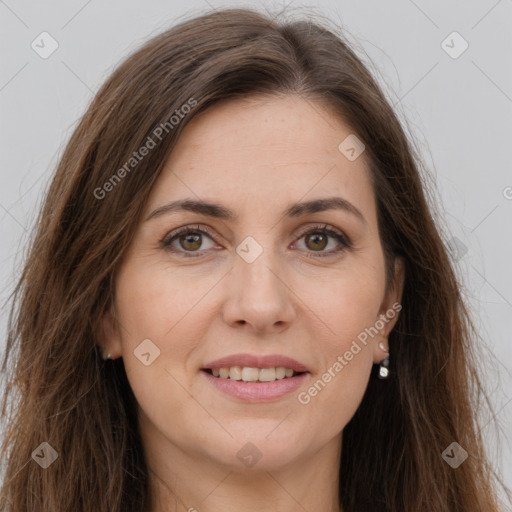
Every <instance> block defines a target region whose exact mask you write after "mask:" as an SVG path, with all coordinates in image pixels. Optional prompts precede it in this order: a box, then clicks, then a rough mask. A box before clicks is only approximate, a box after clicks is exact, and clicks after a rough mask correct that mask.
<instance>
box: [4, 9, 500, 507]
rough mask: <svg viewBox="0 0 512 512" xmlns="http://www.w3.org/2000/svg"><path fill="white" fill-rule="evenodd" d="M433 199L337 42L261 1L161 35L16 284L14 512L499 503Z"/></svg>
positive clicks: (49, 202) (377, 96) (374, 92)
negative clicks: (274, 15)
mask: <svg viewBox="0 0 512 512" xmlns="http://www.w3.org/2000/svg"><path fill="white" fill-rule="evenodd" d="M425 195H426V192H425V191H424V190H423V186H422V181H421V179H420V174H419V171H418V167H417V163H416V161H415V158H414V155H413V153H412V150H411V147H410V145H409V142H408V140H407V138H406V136H405V134H404V132H403V130H402V128H401V126H400V123H399V122H398V120H397V118H396V116H395V114H394V113H393V110H392V108H391V107H390V105H389V104H388V103H387V101H386V99H385V98H384V95H383V94H382V92H381V91H380V89H379V87H378V86H377V84H376V82H375V81H374V79H373V78H372V77H371V76H370V74H369V72H368V71H367V69H366V68H365V67H364V65H363V64H362V63H361V61H360V60H359V59H358V58H357V57H356V56H355V54H354V53H353V51H352V50H351V49H350V48H349V46H348V45H347V43H345V42H344V41H343V40H341V39H340V38H339V37H338V36H336V35H335V34H334V33H333V32H332V31H330V30H328V29H327V28H324V27H321V26H320V25H317V24H314V23H312V22H310V21H302V22H295V23H288V24H278V23H277V22H276V21H274V20H271V19H270V18H268V17H266V16H264V15H261V14H258V13H256V12H253V11H249V10H241V9H236V10H224V11H217V12H214V13H211V14H207V15H204V16H201V17H198V18H195V19H192V20H190V21H188V22H184V23H182V24H180V25H178V26H176V27H174V28H172V29H171V30H168V31H167V32H164V33H163V34H161V35H159V36H157V37H155V38H154V39H152V40H151V41H149V42H148V43H147V44H145V45H144V47H142V48H141V49H140V50H138V51H137V52H136V53H135V54H134V55H132V56H131V57H129V58H128V59H127V60H126V61H125V62H124V63H123V64H122V65H121V66H120V67H119V68H118V69H117V70H116V71H115V72H114V73H113V75H112V76H111V77H110V78H109V79H108V80H107V82H106V83H105V84H104V85H103V87H102V88H101V90H100V91H99V92H98V94H97V95H96V97H95V99H94V101H93V102H92V104H91V105H90V107H89V108H88V110H87V112H86V113H85V115H84V117H83V119H82V121H81V123H80V124H79V126H78V127H77V129H76V130H75V132H74V134H73V136H72V137H71V140H70V141H69V144H68V146H67V148H66V151H65V153H64V155H63V157H62V160H61V162H60V165H59V166H58V169H57V172H56V175H55V178H54V179H53V182H52V184H51V187H50V189H49V191H48V194H47V197H46V201H45V204H44V207H43V209H42V211H41V214H40V217H39V220H38V225H37V232H36V234H35V238H34V240H33V244H32V246H31V250H30V255H29V257H28V260H27V263H26V267H25V270H24V272H23V275H22V277H21V280H20V282H19V284H18V287H17V289H16V292H15V296H14V299H15V302H14V304H15V309H13V317H12V322H11V328H10V333H9V339H8V347H7V354H6V358H5V360H4V370H5V369H6V368H8V367H9V366H8V365H9V362H10V367H9V368H10V369H11V370H10V374H9V375H10V380H9V386H8V387H7V390H6V393H5V398H4V400H5V402H4V407H5V403H6V402H7V399H9V397H11V398H10V399H11V400H14V397H18V401H17V402H15V403H14V406H13V407H12V408H11V409H10V414H7V412H5V415H6V417H7V418H8V422H7V424H8V426H9V428H8V430H7V432H6V436H5V440H4V446H3V448H4V456H5V457H6V458H8V460H7V466H6V475H5V479H4V485H3V489H2V494H1V498H2V500H3V501H2V502H1V503H2V510H8V511H10V512H18V511H22V510H23V511H25V510H31V511H35V512H39V511H41V512H42V511H46V510H62V511H64V510H83V511H93V510H94V511H109V512H111V511H123V512H128V511H134V512H135V511H141V510H144V511H148V512H163V511H171V510H173V511H174V510H180V511H181V510H189V511H192V510H205V511H206V510H212V511H213V510H227V511H229V510H235V508H236V509H237V510H240V508H242V509H243V510H246V511H256V510H279V511H295V510H307V511H317V510H328V511H336V512H337V511H343V512H356V511H357V512H361V511H375V510H383V511H393V512H398V511H408V512H409V511H414V512H420V511H427V510H428V511H429V512H441V511H450V512H453V511H460V512H469V511H472V512H475V511H482V512H483V511H485V512H489V511H494V510H497V505H496V501H497V500H496V498H495V491H494V486H493V480H492V478H491V476H492V472H491V468H490V465H489V464H488V462H487V461H486V458H485V454H484V450H483V446H482V440H481V437H480V434H479V431H478V427H477V426H476V423H475V414H476V412H475V411H474V410H473V405H474V400H475V398H476V397H477V396H478V393H479V392H480V383H479V381H478V376H477V372H476V369H475V366H474V364H473V360H472V348H471V343H470V340H471V332H472V331H471V323H470V320H469V318H468V315H467V313H466V309H465V307H464V304H463V302H462V300H461V296H460V292H459V287H458V283H457V280H456V278H455V275H454V272H453V269H452V266H451V263H450V260H449V258H448V256H447V252H446V249H445V247H444V244H443V242H442V239H441V237H440V235H439V232H438V229H437V228H436V225H435V223H434V222H433V219H432V216H431V213H430V210H429V206H428V204H427V202H426V199H425ZM15 387H18V388H19V389H18V394H17V395H16V394H15Z"/></svg>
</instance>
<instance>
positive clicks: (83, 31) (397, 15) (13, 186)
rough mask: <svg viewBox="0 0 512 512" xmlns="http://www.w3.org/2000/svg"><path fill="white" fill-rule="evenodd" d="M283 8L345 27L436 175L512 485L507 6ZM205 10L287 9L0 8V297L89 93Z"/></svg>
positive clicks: (399, 2)
mask: <svg viewBox="0 0 512 512" xmlns="http://www.w3.org/2000/svg"><path fill="white" fill-rule="evenodd" d="M286 4H287V5H289V6H290V8H291V9H292V10H294V11H295V12H296V13H297V14H299V15H300V13H301V12H313V13H315V12H316V13H319V14H322V15H324V16H327V17H328V18H330V19H332V20H333V21H334V22H336V23H338V24H341V25H342V27H343V28H344V29H345V30H347V31H348V32H349V38H350V39H351V40H353V41H354V43H355V44H356V51H357V52H358V53H359V55H360V56H361V57H363V58H364V59H365V60H367V59H371V61H372V62H373V66H374V67H372V70H373V72H374V73H376V74H377V75H378V79H379V81H380V82H381V84H382V86H383V87H384V88H385V91H386V94H387V95H388V97H389V98H390V101H391V102H392V103H393V104H394V105H395V108H396V109H397V110H398V113H399V116H400V117H401V119H406V120H407V122H408V127H409V128H408V129H409V131H410V132H411V133H412V134H413V136H414V137H415V139H416V141H417V143H418V149H419V151H420V153H421V156H422V157H423V159H424V161H425V163H426V166H427V167H428V168H429V169H430V172H431V173H432V174H433V177H434V179H435V181H436V183H437V187H438V189H439V198H438V199H440V200H441V204H442V206H440V207H439V211H440V218H441V219H443V222H444V223H445V224H446V235H445V236H446V240H447V241H448V240H452V241H451V243H450V247H452V248H453V257H454V259H455V260H456V261H457V268H458V270H459V273H460V275H461V277H462V279H463V280H464V283H465V295H466V297H467V299H468V301H469V304H470V306H471V309H472V311H473V312H474V315H475V320H476V324H477V326H478V328H479V329H480V333H481V335H482V338H483V343H484V347H485V348H487V349H488V352H489V353H490V354H491V355H493V356H496V357H495V360H494V361H491V362H490V363H489V364H487V363H486V365H485V368H486V370H485V373H484V374H483V378H484V381H485V382H486V385H487V388H488V390H489V392H490V393H491V396H492V400H493V403H494V407H495V412H496V417H497V419H498V420H499V423H500V425H501V428H502V429H503V435H502V438H501V444H500V445H498V444H497V435H496V431H495V429H494V428H493V427H492V425H491V423H489V420H490V419H491V418H490V417H486V418H483V421H482V432H483V434H484V437H485V438H486V440H487V442H488V444H489V449H490V450H491V456H492V459H493V461H494V463H495V464H496V467H497V468H498V470H499V471H500V473H501V474H502V475H503V478H504V481H505V483H506V484H507V485H508V486H509V487H512V448H511V438H510V433H509V432H510V431H512V428H511V426H512V421H511V420H512V403H511V401H512V378H511V369H512V363H511V360H512V340H511V339H510V338H511V333H512V329H511V317H512V272H511V270H510V262H511V261H512V258H511V253H512V237H511V233H512V231H511V227H510V226H511V222H510V221H511V219H512V172H511V164H510V162H511V160H510V156H509V155H510V153H509V152H510V148H511V145H512V132H511V128H510V127H511V119H512V66H511V63H512V57H511V55H512V35H511V34H512V30H511V29H512V23H511V22H512V0H499V1H496V0H481V1H478V0H472V1H469V2H468V1H462V0H461V1H449V2H446V1H441V0H436V1H431V2H427V1H426V0H415V1H413V0H393V1H392V2H379V1H378V0H372V1H370V0H364V1H359V2H356V1H351V2H349V1H342V0H337V1H333V0H322V1H319V2H318V3H317V4H316V6H315V7H308V5H307V4H304V3H301V2H300V1H299V0H297V1H296V2H293V1H291V2H286ZM209 6H210V7H223V6H251V7H259V8H262V9H263V8H266V9H267V10H269V11H270V12H271V13H277V12H278V11H280V10H281V9H282V8H283V7H285V3H283V2H220V1H213V0H211V1H210V2H206V1H200V0H187V1H181V0H180V1H176V0H174V1H172V2H171V1H163V0H150V1H146V2H142V1H134V0H123V1H120V0H115V1H110V2H108V3H107V2H100V1H99V0H89V1H87V0H72V1H69V0H68V1H66V2H64V1H63V0H60V1H57V0H53V1H46V2H35V1H31V2H30V1H22V0H21V1H16V0H6V1H1V0H0V26H1V33H0V44H1V48H2V57H1V60H2V63H1V67H0V108H1V117H0V119H1V123H0V126H1V130H2V132H1V134H2V137H1V139H0V147H1V155H2V158H1V164H0V165H1V168H0V226H1V229H2V233H1V239H2V242H1V244H0V245H1V247H0V258H1V266H0V292H1V295H0V299H1V300H2V301H4V300H5V299H6V298H7V296H8V294H9V292H10V290H11V288H12V285H13V283H14V279H15V276H17V275H18V273H19V270H20V266H21V262H22V256H23V251H24V246H25V244H26V241H27V237H28V234H29V231H30V228H31V226H32V224H33V221H34V219H35V214H36V212H37V209H38V206H39V204H40V202H41V199H42V193H43V190H44V187H45V186H46V184H47V182H48V180H49V178H50V176H51V174H52V172H53V170H54V168H55V165H56V163H57V161H58V159H59V157H60V155H61V154H62V150H63V147H64V145H65V142H66V141H67V140H68V138H69V136H70V134H71V132H72V130H73V128H74V127H75V126H76V123H77V120H78V119H79V117H80V116H81V115H82V114H83V112H84V110H85V108H86V106H87V104H88V102H89V101H90V100H91V99H92V97H93V95H94V93H95V91H96V90H97V89H98V87H99V86H100V84H101V83H102V82H103V81H104V80H105V79H106V78H107V76H108V75H109V73H110V72H111V71H112V70H113V69H114V67H115V66H116V65H117V64H118V63H119V62H120V61H121V60H122V59H123V58H124V57H126V56H127V55H128V54H129V53H130V52H131V51H133V50H134V49H136V48H137V47H138V46H139V45H140V44H141V43H142V42H143V41H145V40H147V38H149V37H150V36H152V35H155V34H156V33H158V32H160V31H162V30H164V29H166V28H167V27H169V26H170V25H172V24H173V23H174V22H175V21H176V20H178V18H180V19H181V18H182V17H184V16H188V15H192V14H197V13H200V12H202V11H203V10H205V9H207V8H208V7H209ZM43 31H47V32H48V33H49V34H51V36H52V37H53V38H54V39H55V40H56V41H57V42H58V45H59V46H58V49H57V50H56V51H55V52H54V53H53V54H52V55H50V56H49V57H48V58H46V59H43V58H41V56H40V55H39V54H37V53H36V52H35V51H34V50H33V49H32V47H31V43H32V42H33V41H34V40H36V42H37V41H40V39H39V38H38V36H39V34H41V32H43ZM453 31H457V32H458V33H459V34H460V35H461V36H462V38H464V40H465V41H467V43H468V44H469V46H468V48H467V50H466V51H465V52H464V53H462V54H461V55H460V56H457V54H458V52H459V51H460V50H461V49H462V48H463V46H462V44H463V41H462V40H460V39H457V36H455V38H454V37H453V36H450V37H448V39H447V36H449V34H451V33H452V32H453ZM443 41H445V43H443ZM449 47H452V48H449ZM46 48H48V46H47V45H46ZM445 50H448V52H451V53H452V56H450V55H449V54H448V53H447V51H445ZM454 56H457V58H453V57H454ZM6 315H7V313H6V311H3V312H2V316H1V317H0V320H1V322H2V324H1V326H0V328H1V330H2V331H1V332H2V342H0V343H2V344H1V345H0V347H3V343H4V340H5V335H4V333H5V325H6V318H7V316H6ZM418 364H419V365H421V361H418Z"/></svg>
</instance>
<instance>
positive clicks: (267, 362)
mask: <svg viewBox="0 0 512 512" xmlns="http://www.w3.org/2000/svg"><path fill="white" fill-rule="evenodd" d="M231 366H241V367H242V368H243V367H248V368H277V367H278V366H282V367H284V368H290V369H292V370H295V371H296V372H309V369H308V368H307V367H306V366H304V365H303V364H302V363H299V362H298V361H296V360H295V359H292V358H291V357H287V356H283V355H280V354H270V355H266V356H261V355H260V356H256V355H252V354H233V355H231V356H226V357H223V358H221V359H216V360H215V361H212V362H210V363H207V364H205V365H204V366H203V368H201V369H202V370H218V369H219V368H231ZM290 378H292V377H290Z"/></svg>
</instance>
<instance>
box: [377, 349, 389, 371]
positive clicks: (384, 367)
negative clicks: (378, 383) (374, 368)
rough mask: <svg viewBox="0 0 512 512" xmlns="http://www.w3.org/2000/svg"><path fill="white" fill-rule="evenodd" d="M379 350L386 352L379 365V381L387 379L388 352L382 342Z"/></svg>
mask: <svg viewBox="0 0 512 512" xmlns="http://www.w3.org/2000/svg"><path fill="white" fill-rule="evenodd" d="M379 348H380V349H381V350H382V351H383V352H386V357H385V358H384V360H383V361H382V362H381V363H380V364H379V374H378V375H377V376H378V377H379V379H387V378H388V377H389V350H388V349H386V346H385V345H384V343H383V342H382V341H381V342H380V343H379Z"/></svg>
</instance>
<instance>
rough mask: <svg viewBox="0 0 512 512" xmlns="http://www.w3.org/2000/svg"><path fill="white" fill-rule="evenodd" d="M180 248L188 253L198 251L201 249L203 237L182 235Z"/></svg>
mask: <svg viewBox="0 0 512 512" xmlns="http://www.w3.org/2000/svg"><path fill="white" fill-rule="evenodd" d="M178 240H179V243H180V246H181V247H182V248H183V249H185V250H186V251H196V250H197V249H199V248H200V247H201V243H202V240H201V235H192V234H190V233H189V234H186V235H181V236H180V237H179V238H178Z"/></svg>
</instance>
